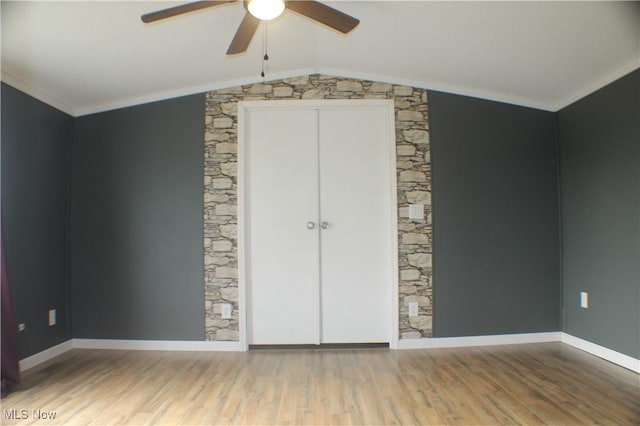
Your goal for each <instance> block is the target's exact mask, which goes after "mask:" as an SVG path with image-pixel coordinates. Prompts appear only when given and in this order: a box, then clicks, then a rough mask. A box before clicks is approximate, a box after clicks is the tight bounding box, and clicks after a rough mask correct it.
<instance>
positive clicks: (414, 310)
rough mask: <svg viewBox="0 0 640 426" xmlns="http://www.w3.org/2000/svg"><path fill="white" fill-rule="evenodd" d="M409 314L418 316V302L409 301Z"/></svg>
mask: <svg viewBox="0 0 640 426" xmlns="http://www.w3.org/2000/svg"><path fill="white" fill-rule="evenodd" d="M409 316H410V317H417V316H418V302H409Z"/></svg>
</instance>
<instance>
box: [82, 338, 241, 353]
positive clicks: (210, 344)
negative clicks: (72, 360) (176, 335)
mask: <svg viewBox="0 0 640 426" xmlns="http://www.w3.org/2000/svg"><path fill="white" fill-rule="evenodd" d="M73 347H74V348H75V349H115V350H128V351H135V350H141V351H194V352H196V351H211V352H223V351H227V352H242V351H244V347H243V346H242V345H241V344H240V342H222V341H219V342H218V341H193V340H117V339H73Z"/></svg>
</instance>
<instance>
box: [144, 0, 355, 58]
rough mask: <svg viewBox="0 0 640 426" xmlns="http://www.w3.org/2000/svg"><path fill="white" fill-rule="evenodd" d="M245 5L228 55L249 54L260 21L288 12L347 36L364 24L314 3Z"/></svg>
mask: <svg viewBox="0 0 640 426" xmlns="http://www.w3.org/2000/svg"><path fill="white" fill-rule="evenodd" d="M237 1H239V0H230V1H194V2H191V3H185V4H182V5H178V6H174V7H169V8H167V9H162V10H158V11H156V12H150V13H146V14H144V15H142V17H141V19H142V22H144V23H150V22H155V21H159V20H161V19H166V18H171V17H173V16H177V15H182V14H183V13H189V12H194V11H196V10H200V9H206V8H209V7H217V6H222V5H225V4H229V3H236V2H237ZM242 3H243V5H244V7H245V9H247V12H246V13H245V15H244V18H243V19H242V22H240V26H239V27H238V30H237V31H236V35H235V36H234V37H233V40H232V41H231V45H230V46H229V49H227V55H236V54H238V53H243V52H245V51H246V50H247V48H248V47H249V43H251V39H252V38H253V35H254V34H255V32H256V30H257V29H258V26H259V25H260V21H268V20H271V19H274V18H277V17H278V16H280V14H282V12H284V10H285V9H289V10H291V11H293V12H296V13H298V14H300V15H303V16H306V17H307V18H310V19H312V20H314V21H316V22H319V23H321V24H324V25H326V26H328V27H330V28H333V29H335V30H337V31H339V32H341V33H343V34H347V33H348V32H350V31H351V30H353V29H354V28H355V27H356V26H357V25H358V24H359V23H360V21H359V20H358V19H356V18H354V17H352V16H349V15H347V14H345V13H342V12H340V11H339V10H337V9H334V8H332V7H329V6H327V5H324V4H322V3H320V2H317V1H314V0H242Z"/></svg>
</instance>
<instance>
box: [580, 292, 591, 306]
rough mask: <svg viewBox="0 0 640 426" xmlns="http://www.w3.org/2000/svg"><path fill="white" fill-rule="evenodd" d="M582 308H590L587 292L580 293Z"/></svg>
mask: <svg viewBox="0 0 640 426" xmlns="http://www.w3.org/2000/svg"><path fill="white" fill-rule="evenodd" d="M580 307H581V308H584V309H587V308H589V293H587V292H586V291H581V292H580Z"/></svg>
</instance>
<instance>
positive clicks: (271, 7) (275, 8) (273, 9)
mask: <svg viewBox="0 0 640 426" xmlns="http://www.w3.org/2000/svg"><path fill="white" fill-rule="evenodd" d="M247 9H249V13H251V14H252V15H253V16H255V17H256V18H258V19H260V20H262V21H269V20H271V19H275V18H277V17H278V16H280V15H281V14H282V12H284V1H283V0H250V1H249V4H248V5H247Z"/></svg>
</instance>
